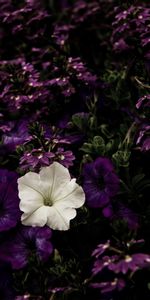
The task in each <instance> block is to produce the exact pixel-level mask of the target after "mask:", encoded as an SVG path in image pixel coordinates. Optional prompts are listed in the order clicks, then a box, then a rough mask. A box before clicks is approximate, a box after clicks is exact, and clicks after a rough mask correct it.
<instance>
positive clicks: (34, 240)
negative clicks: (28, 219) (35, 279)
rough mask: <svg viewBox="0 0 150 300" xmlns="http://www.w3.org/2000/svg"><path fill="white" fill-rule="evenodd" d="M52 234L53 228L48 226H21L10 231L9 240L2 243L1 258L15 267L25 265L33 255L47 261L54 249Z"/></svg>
mask: <svg viewBox="0 0 150 300" xmlns="http://www.w3.org/2000/svg"><path fill="white" fill-rule="evenodd" d="M51 235H52V231H51V229H50V228H48V227H46V226H45V227H43V228H39V227H24V226H20V227H19V228H16V230H15V231H14V232H10V235H9V237H7V241H5V242H3V243H1V246H0V259H2V260H4V261H6V262H9V263H11V265H12V268H13V269H21V268H23V267H25V266H26V265H27V264H28V261H29V259H30V257H32V256H33V255H36V257H37V258H38V259H39V260H40V261H43V262H45V261H47V260H48V258H49V256H50V254H51V253H52V251H53V247H52V244H51V242H50V238H51Z"/></svg>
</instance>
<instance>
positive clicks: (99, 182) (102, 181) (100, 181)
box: [98, 176, 105, 190]
mask: <svg viewBox="0 0 150 300" xmlns="http://www.w3.org/2000/svg"><path fill="white" fill-rule="evenodd" d="M98 186H99V187H100V189H101V190H103V189H104V188H105V181H104V178H103V177H102V176H100V177H99V178H98Z"/></svg>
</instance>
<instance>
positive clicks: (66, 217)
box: [47, 205, 76, 230]
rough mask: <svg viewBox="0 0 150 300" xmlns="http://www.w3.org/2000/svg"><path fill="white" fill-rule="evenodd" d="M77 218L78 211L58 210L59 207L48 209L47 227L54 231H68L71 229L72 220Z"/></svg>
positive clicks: (70, 209)
mask: <svg viewBox="0 0 150 300" xmlns="http://www.w3.org/2000/svg"><path fill="white" fill-rule="evenodd" d="M75 216H76V210H75V209H72V208H65V209H64V210H63V209H62V210H58V209H57V207H55V205H54V206H52V207H48V212H47V225H48V226H49V227H50V228H52V229H54V230H68V229H69V227H70V220H71V219H73V218H74V217H75Z"/></svg>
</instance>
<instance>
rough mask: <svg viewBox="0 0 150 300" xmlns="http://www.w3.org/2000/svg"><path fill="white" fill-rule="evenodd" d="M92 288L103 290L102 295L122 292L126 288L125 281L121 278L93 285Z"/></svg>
mask: <svg viewBox="0 0 150 300" xmlns="http://www.w3.org/2000/svg"><path fill="white" fill-rule="evenodd" d="M90 286H91V287H93V288H98V289H101V293H108V292H111V291H114V290H116V289H117V290H118V291H121V290H122V289H123V288H124V287H125V281H124V280H123V279H120V278H115V279H114V280H113V281H107V282H100V283H99V282H98V283H92V284H90Z"/></svg>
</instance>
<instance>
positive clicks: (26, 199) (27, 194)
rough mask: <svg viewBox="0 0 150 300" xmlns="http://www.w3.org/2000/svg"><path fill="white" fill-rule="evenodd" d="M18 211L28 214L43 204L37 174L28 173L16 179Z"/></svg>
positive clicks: (41, 190)
mask: <svg viewBox="0 0 150 300" xmlns="http://www.w3.org/2000/svg"><path fill="white" fill-rule="evenodd" d="M18 189H19V198H20V200H21V201H20V205H19V206H20V209H21V210H22V211H23V212H25V213H30V214H31V212H33V211H35V210H36V209H38V208H39V207H41V206H42V205H43V203H44V195H43V189H42V186H41V182H40V177H39V175H38V174H36V173H33V172H29V173H27V174H26V175H24V176H22V177H21V178H19V179H18Z"/></svg>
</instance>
